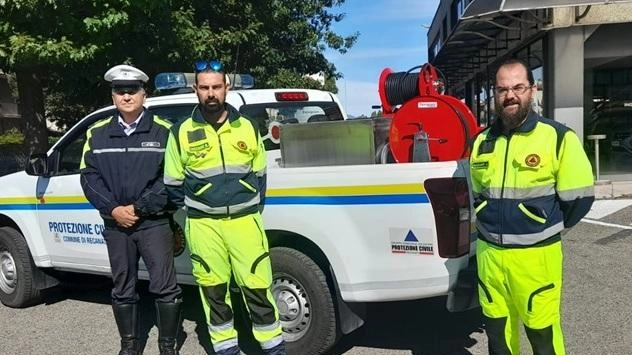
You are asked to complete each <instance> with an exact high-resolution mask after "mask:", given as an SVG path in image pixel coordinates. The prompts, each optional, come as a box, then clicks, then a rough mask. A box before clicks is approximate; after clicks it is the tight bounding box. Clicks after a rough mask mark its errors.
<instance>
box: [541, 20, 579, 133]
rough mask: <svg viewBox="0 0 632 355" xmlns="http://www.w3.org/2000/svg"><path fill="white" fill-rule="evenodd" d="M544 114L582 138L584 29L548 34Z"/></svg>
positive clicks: (557, 30) (555, 31)
mask: <svg viewBox="0 0 632 355" xmlns="http://www.w3.org/2000/svg"><path fill="white" fill-rule="evenodd" d="M546 42H547V63H548V65H546V66H545V68H544V70H545V73H546V74H545V80H546V81H545V92H544V95H546V98H547V100H546V107H547V109H546V112H547V113H548V115H549V116H551V117H550V118H552V119H554V120H556V121H558V122H560V123H563V124H565V125H566V126H568V127H570V128H572V129H573V130H574V131H575V132H576V133H577V135H578V136H579V138H580V139H581V140H582V141H583V139H584V30H583V28H582V27H581V26H575V27H566V28H557V29H554V30H551V31H550V32H549V34H548V40H547V41H546Z"/></svg>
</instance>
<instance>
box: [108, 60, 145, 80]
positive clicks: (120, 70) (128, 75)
mask: <svg viewBox="0 0 632 355" xmlns="http://www.w3.org/2000/svg"><path fill="white" fill-rule="evenodd" d="M103 79H105V80H106V81H112V82H113V81H142V82H143V83H146V82H147V81H148V80H149V77H148V76H147V74H145V73H144V72H143V71H142V70H140V69H138V68H134V67H133V66H131V65H125V64H121V65H116V66H113V67H112V68H110V69H109V70H108V71H106V72H105V75H103Z"/></svg>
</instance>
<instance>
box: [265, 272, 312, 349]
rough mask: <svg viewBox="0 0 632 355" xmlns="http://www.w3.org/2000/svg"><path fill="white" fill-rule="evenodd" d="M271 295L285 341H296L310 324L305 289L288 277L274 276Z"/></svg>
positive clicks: (308, 302) (309, 311)
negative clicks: (274, 301)
mask: <svg viewBox="0 0 632 355" xmlns="http://www.w3.org/2000/svg"><path fill="white" fill-rule="evenodd" d="M272 294H273V295H274V299H275V300H276V304H277V308H278V309H279V318H280V320H281V326H282V327H283V332H284V335H283V337H284V338H285V340H286V341H288V342H293V341H297V340H298V339H300V338H301V337H303V336H304V335H305V333H307V331H308V330H309V327H310V324H311V309H310V305H311V302H310V300H309V297H308V296H307V293H306V292H305V288H304V287H303V285H301V284H300V283H299V282H298V281H296V279H294V278H292V277H290V276H288V275H278V274H277V275H274V280H273V282H272Z"/></svg>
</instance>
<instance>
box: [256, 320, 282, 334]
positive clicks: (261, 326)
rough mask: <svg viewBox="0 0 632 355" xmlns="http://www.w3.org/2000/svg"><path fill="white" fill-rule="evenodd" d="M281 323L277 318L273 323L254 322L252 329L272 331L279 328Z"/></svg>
mask: <svg viewBox="0 0 632 355" xmlns="http://www.w3.org/2000/svg"><path fill="white" fill-rule="evenodd" d="M280 326H281V323H280V322H279V321H278V320H277V321H275V322H274V323H272V324H254V323H253V324H252V329H254V330H257V331H260V332H271V331H273V330H277V329H279V327H280Z"/></svg>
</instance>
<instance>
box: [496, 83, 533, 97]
mask: <svg viewBox="0 0 632 355" xmlns="http://www.w3.org/2000/svg"><path fill="white" fill-rule="evenodd" d="M532 87H533V86H532V85H525V84H518V85H516V86H514V87H510V88H506V87H502V86H498V87H496V88H495V89H494V91H495V92H496V95H498V96H506V95H507V94H509V91H510V90H511V91H513V93H514V94H516V95H522V94H524V93H525V92H527V90H529V89H531V88H532Z"/></svg>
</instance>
